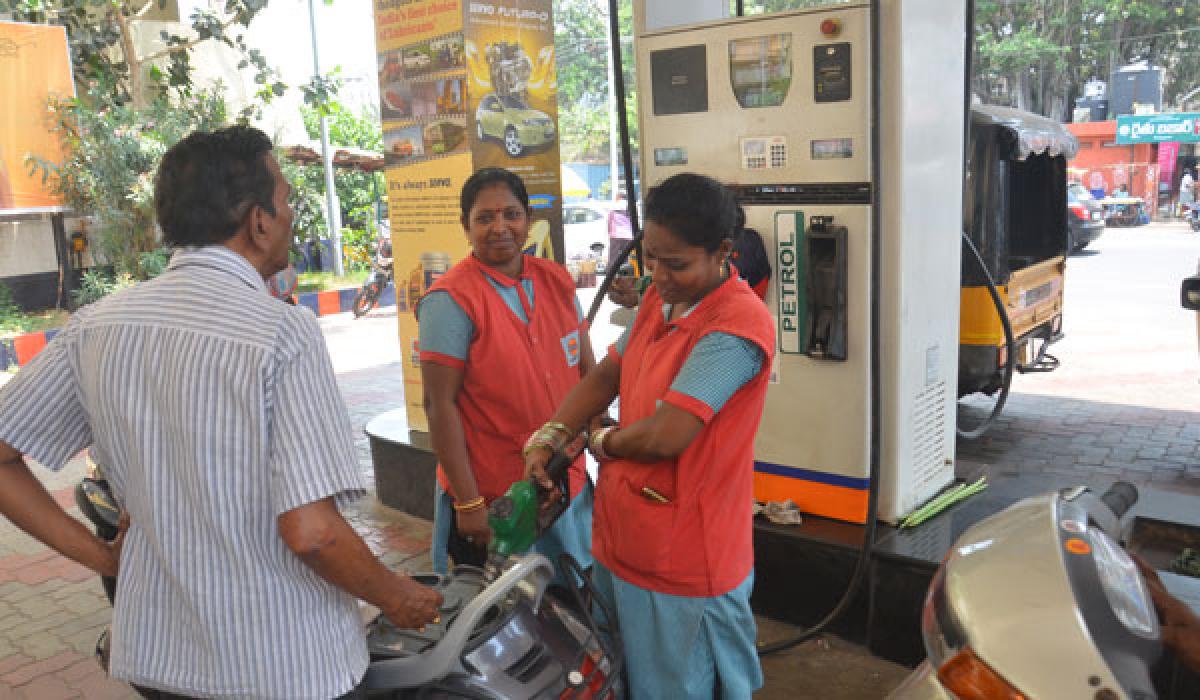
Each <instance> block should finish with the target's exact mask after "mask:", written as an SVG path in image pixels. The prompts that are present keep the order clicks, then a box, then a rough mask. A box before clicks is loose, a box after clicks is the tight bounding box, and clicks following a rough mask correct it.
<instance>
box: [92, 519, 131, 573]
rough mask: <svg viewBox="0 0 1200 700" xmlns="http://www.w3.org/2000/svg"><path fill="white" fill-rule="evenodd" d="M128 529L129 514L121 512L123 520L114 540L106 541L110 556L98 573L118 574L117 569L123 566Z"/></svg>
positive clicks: (118, 526)
mask: <svg viewBox="0 0 1200 700" xmlns="http://www.w3.org/2000/svg"><path fill="white" fill-rule="evenodd" d="M128 530H129V514H128V513H121V520H120V522H118V523H117V536H116V537H114V538H113V540H112V542H105V543H104V549H105V552H106V553H107V554H108V557H107V558H106V559H105V560H104V561H103V562H102V563H101V565H100V568H98V569H97V570H96V573H98V574H100V575H101V576H110V577H115V576H116V575H117V571H118V570H119V569H120V568H121V548H122V547H124V546H125V533H126V532H127V531H128Z"/></svg>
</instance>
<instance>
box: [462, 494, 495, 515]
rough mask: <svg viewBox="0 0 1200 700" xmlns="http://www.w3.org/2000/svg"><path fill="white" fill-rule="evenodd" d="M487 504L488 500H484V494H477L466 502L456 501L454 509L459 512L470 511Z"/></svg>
mask: <svg viewBox="0 0 1200 700" xmlns="http://www.w3.org/2000/svg"><path fill="white" fill-rule="evenodd" d="M486 505H487V501H485V500H484V498H483V496H477V497H475V498H472V499H471V500H469V501H467V502H466V503H455V504H454V510H455V511H457V512H459V513H469V512H470V511H473V510H479V509H480V508H483V507H484V506H486Z"/></svg>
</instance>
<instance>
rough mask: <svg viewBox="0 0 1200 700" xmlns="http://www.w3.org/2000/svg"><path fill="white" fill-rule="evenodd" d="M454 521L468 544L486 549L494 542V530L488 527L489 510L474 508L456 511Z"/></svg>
mask: <svg viewBox="0 0 1200 700" xmlns="http://www.w3.org/2000/svg"><path fill="white" fill-rule="evenodd" d="M454 520H455V522H456V523H457V525H458V532H459V534H461V535H462V536H463V537H465V538H466V539H467V541H468V542H470V543H472V544H475V545H477V546H480V547H486V546H487V545H488V543H489V542H491V541H492V528H491V527H490V526H489V525H488V509H487V508H474V509H472V510H468V511H455V512H454Z"/></svg>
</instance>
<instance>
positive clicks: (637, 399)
mask: <svg viewBox="0 0 1200 700" xmlns="http://www.w3.org/2000/svg"><path fill="white" fill-rule="evenodd" d="M736 206H737V205H736V203H735V201H734V198H733V195H732V193H731V192H730V191H729V190H727V189H726V188H725V187H723V186H721V185H720V184H719V183H718V182H716V181H715V180H713V179H711V178H708V177H704V176H702V175H693V174H687V173H684V174H680V175H675V176H673V177H671V178H669V179H667V180H665V181H664V182H662V183H661V184H660V185H658V186H657V187H655V188H653V189H651V190H650V192H649V194H648V196H647V197H646V203H645V210H646V236H645V239H644V241H643V245H644V251H645V259H646V264H647V267H648V268H649V269H650V271H651V277H652V280H653V282H652V284H651V286H650V287H649V288H648V289H647V290H646V294H645V297H644V298H643V299H642V304H641V307H640V309H639V311H638V315H637V318H636V320H635V321H634V323H633V325H632V326H631V328H630V329H629V330H628V331H626V333H625V335H624V336H622V337H621V339H620V340H618V341H617V342H616V343H615V344H614V345H613V346H612V347H611V348H610V349H609V352H608V355H607V356H606V357H605V358H604V360H603V361H602V362H601V363H600V364H599V365H597V366H596V368H595V369H593V370H592V371H591V372H589V373H588V374H587V376H586V377H584V379H583V381H582V382H581V383H580V384H579V386H577V387H575V389H573V390H572V391H571V393H570V394H569V395H568V396H567V398H566V401H564V402H563V404H562V405H561V406H560V407H559V409H558V411H557V413H556V414H555V415H554V418H553V419H552V420H553V421H554V422H557V423H562V424H565V425H567V426H572V427H573V426H580V425H583V424H584V422H585V421H586V420H587V418H588V416H591V415H593V414H594V413H596V412H597V411H600V410H603V408H604V407H605V406H607V405H608V404H609V403H610V402H611V401H612V400H613V399H614V398H616V397H617V396H618V395H619V396H620V409H621V415H620V423H619V426H618V427H614V428H603V429H601V430H598V431H596V432H593V433H592V436H591V439H590V440H589V446H590V447H591V449H592V452H593V454H594V455H596V456H597V458H598V459H599V460H600V480H599V483H598V484H597V486H596V495H595V509H596V510H595V522H594V524H593V535H592V536H593V554H594V556H595V558H596V566H595V572H594V579H595V581H596V583H597V584H598V587H599V588H600V590H601V591H602V592H603V593H605V594H607V596H608V597H609V599H610V600H612V601H613V603H614V606H615V611H616V615H617V617H618V618H619V619H618V622H619V624H620V629H621V637H622V642H623V644H624V647H625V659H626V664H627V666H628V669H629V681H630V686H631V688H630V690H631V695H632V697H635V698H638V699H639V700H644V699H646V698H672V699H676V698H706V699H707V698H713V697H721V698H724V699H725V700H730V699H732V698H749V697H750V695H751V693H752V692H753V690H754V689H756V688H758V687H759V686H760V685H761V684H762V672H761V670H760V668H759V664H758V658H757V655H756V654H755V649H754V638H755V625H754V616H753V615H752V613H751V612H750V602H749V597H750V590H751V588H752V586H753V579H754V575H753V568H754V553H753V548H752V543H751V518H752V513H751V506H752V501H753V493H752V487H751V479H752V473H753V441H754V434H755V432H757V430H758V424H759V420H760V419H761V417H762V409H763V402H764V400H765V397H766V391H767V379H768V373H769V371H770V366H771V360H772V357H773V354H774V348H775V335H774V326H773V324H772V322H771V317H770V315H769V314H768V312H767V310H766V307H765V306H764V305H763V303H762V301H761V300H760V299H759V298H758V297H757V296H756V295H755V294H754V292H753V291H751V289H750V287H749V286H747V284H746V283H745V281H743V280H741V279H739V278H738V276H737V275H736V274H730V269H729V264H728V263H729V261H728V257H729V254H730V251H731V250H732V249H733V240H732V236H733V232H734V229H735V212H736ZM541 434H542V433H541V432H539V433H535V436H534V439H533V441H532V442H531V445H530V446H529V449H528V450H527V456H526V467H527V469H528V470H529V471H530V472H531V473H533V474H534V475H535V476H536V477H537V478H539V479H541V480H543V484H544V478H545V476H544V475H545V472H544V466H545V464H546V462H547V461H548V458H549V456H550V451H549V450H548V449H547V448H546V447H545V446H544V445H540V444H537V436H538V435H541Z"/></svg>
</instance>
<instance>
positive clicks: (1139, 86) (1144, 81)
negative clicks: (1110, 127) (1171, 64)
mask: <svg viewBox="0 0 1200 700" xmlns="http://www.w3.org/2000/svg"><path fill="white" fill-rule="evenodd" d="M1162 86H1163V69H1162V68H1161V67H1160V66H1151V65H1149V64H1147V63H1134V64H1131V65H1128V66H1122V67H1121V68H1118V69H1117V70H1115V71H1113V74H1112V79H1111V80H1110V81H1109V83H1108V106H1109V116H1110V117H1112V118H1116V117H1120V116H1124V115H1127V114H1135V113H1137V112H1138V111H1139V110H1136V109H1134V105H1138V106H1139V107H1140V109H1141V110H1146V109H1152V110H1153V111H1154V112H1160V111H1162V92H1163V90H1162Z"/></svg>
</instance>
